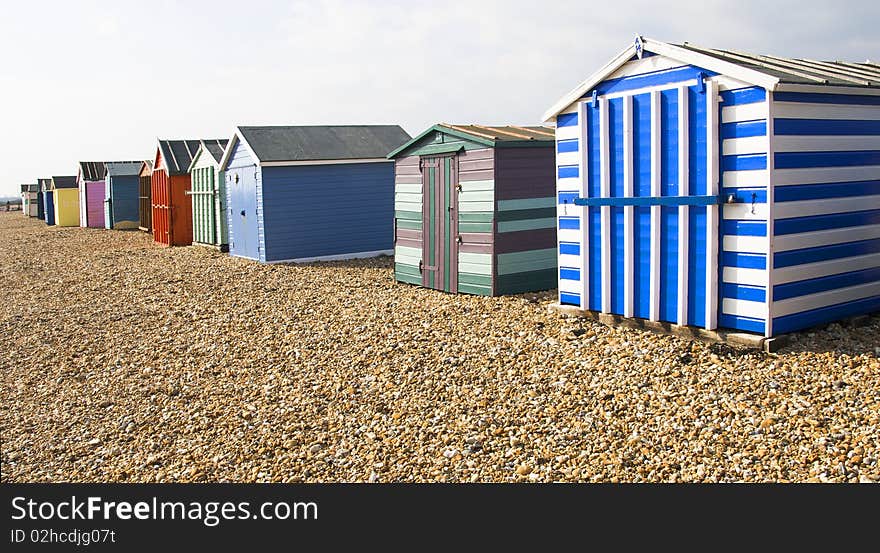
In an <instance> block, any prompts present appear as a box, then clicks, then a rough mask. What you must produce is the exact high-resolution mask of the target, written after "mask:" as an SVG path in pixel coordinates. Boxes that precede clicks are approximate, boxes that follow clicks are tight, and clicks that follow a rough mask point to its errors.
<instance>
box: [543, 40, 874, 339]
mask: <svg viewBox="0 0 880 553" xmlns="http://www.w3.org/2000/svg"><path fill="white" fill-rule="evenodd" d="M544 119H545V120H546V121H547V122H548V123H555V125H556V141H557V179H556V182H557V198H558V200H557V203H558V205H557V210H558V211H557V220H558V223H557V230H558V233H557V234H558V239H559V254H558V257H559V302H560V304H561V305H562V306H572V307H573V308H578V309H581V310H584V311H593V312H602V313H609V314H613V315H619V316H623V317H626V318H637V319H645V320H649V321H656V322H660V323H663V322H665V323H672V324H676V325H688V326H695V327H699V328H703V329H708V330H713V329H716V328H718V329H733V330H739V331H746V332H749V333H757V334H760V335H763V336H765V337H773V336H777V335H779V334H783V333H786V332H790V331H794V330H798V329H802V328H807V327H811V326H814V325H818V324H822V323H827V322H830V321H834V320H838V319H841V318H844V317H848V316H852V315H858V314H864V313H869V312H873V311H877V310H880V65H878V64H876V63H871V62H865V63H849V62H840V61H834V62H831V61H816V60H807V59H794V58H782V57H777V56H762V55H754V54H747V53H743V52H739V51H732V50H718V49H711V48H703V47H698V46H695V45H693V44H688V43H685V44H680V45H676V44H668V43H664V42H660V41H656V40H650V39H643V38H642V37H637V38H636V40H635V42H634V43H632V44H631V45H630V46H629V47H627V48H625V49H624V50H623V51H622V52H621V53H620V54H618V55H617V57H615V58H614V59H613V60H611V61H610V62H609V63H608V64H606V65H605V66H604V67H603V68H602V69H600V70H599V71H598V72H597V73H595V74H594V75H592V76H590V77H589V78H588V79H587V80H586V81H584V82H583V83H581V84H580V85H579V86H578V87H577V88H575V89H574V90H573V91H572V92H570V93H569V94H567V95H566V96H564V97H563V98H561V99H560V100H559V101H558V102H557V103H556V104H555V105H554V106H553V107H552V108H550V109H549V110H548V111H547V113H546V114H545V116H544Z"/></svg>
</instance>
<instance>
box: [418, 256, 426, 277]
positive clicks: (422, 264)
mask: <svg viewBox="0 0 880 553" xmlns="http://www.w3.org/2000/svg"><path fill="white" fill-rule="evenodd" d="M424 265H425V262H424V261H422V260H421V259H419V274H422V268H423V267H424Z"/></svg>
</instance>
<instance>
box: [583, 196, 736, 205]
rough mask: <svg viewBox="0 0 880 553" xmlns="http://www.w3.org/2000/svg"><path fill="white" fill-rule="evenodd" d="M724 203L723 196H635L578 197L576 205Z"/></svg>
mask: <svg viewBox="0 0 880 553" xmlns="http://www.w3.org/2000/svg"><path fill="white" fill-rule="evenodd" d="M721 203H724V198H723V197H722V196H634V197H630V198H620V197H617V198H576V199H575V200H574V204H575V205H588V206H591V207H598V206H606V205H607V206H611V207H624V206H628V205H632V206H639V207H650V206H652V205H660V206H680V205H690V206H707V205H718V204H721Z"/></svg>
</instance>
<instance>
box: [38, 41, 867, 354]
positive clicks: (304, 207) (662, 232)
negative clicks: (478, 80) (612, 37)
mask: <svg viewBox="0 0 880 553" xmlns="http://www.w3.org/2000/svg"><path fill="white" fill-rule="evenodd" d="M544 121H545V125H547V126H516V125H506V126H492V125H477V124H469V125H457V124H446V123H441V124H437V125H434V126H432V127H430V128H428V129H426V130H425V131H424V132H422V133H420V134H419V135H418V136H415V137H411V136H409V135H408V134H407V133H406V132H405V131H404V130H403V129H402V128H400V127H399V126H393V125H356V126H259V127H257V126H239V127H237V128H235V131H234V133H232V136H231V137H230V138H222V139H220V138H212V139H194V140H159V141H158V143H157V145H156V148H155V151H154V152H153V153H152V156H151V157H150V158H149V159H146V160H136V161H102V162H91V161H83V162H80V163H79V167H78V170H77V174H76V175H71V176H53V177H51V178H45V179H39V180H38V181H37V183H36V184H29V185H22V194H23V200H24V211H25V213H27V214H29V215H30V216H33V217H40V218H42V219H43V220H45V221H46V223H47V224H50V225H59V226H82V227H97V228H105V229H140V230H143V231H148V232H151V233H152V235H153V237H154V239H155V241H156V242H158V243H160V244H163V245H166V246H188V245H191V244H195V245H203V246H210V247H214V248H219V249H221V250H222V251H228V252H229V253H230V254H231V255H234V256H239V257H244V258H249V259H253V260H257V261H260V262H264V263H277V262H304V261H316V260H330V259H345V258H354V257H368V256H377V255H383V254H389V255H392V254H393V255H394V274H395V278H396V279H397V280H398V281H400V282H406V283H411V284H416V285H421V286H425V287H429V288H433V289H437V290H442V291H445V292H451V293H460V292H463V293H470V294H483V295H500V294H513V293H520V292H526V291H536V290H547V289H553V288H556V289H558V290H559V297H558V303H559V305H560V306H563V308H564V309H568V310H575V311H578V310H579V311H583V312H587V311H591V312H601V313H610V314H614V315H619V316H621V317H625V318H634V319H643V320H646V321H655V322H659V323H669V324H671V325H678V326H691V327H698V328H701V329H706V330H715V329H725V330H735V331H742V332H748V333H754V334H757V335H761V336H765V337H773V336H777V335H779V334H783V333H787V332H791V331H794V330H798V329H802V328H807V327H811V326H815V325H818V324H822V323H827V322H829V321H834V320H838V319H842V318H845V317H850V316H853V315H858V314H864V313H871V312H874V311H877V310H880V66H878V64H876V63H871V62H865V63H849V62H825V61H815V60H804V59H793V58H780V57H774V56H759V55H753V54H747V53H743V52H739V51H730V50H716V49H708V48H701V47H697V46H694V45H690V44H687V43H685V44H679V45H676V44H669V43H664V42H660V41H656V40H649V39H643V38H642V37H637V38H636V40H635V41H634V42H633V43H631V44H630V45H629V46H628V47H627V48H625V49H624V50H623V51H622V52H621V53H620V54H619V55H618V56H616V57H615V58H614V59H612V60H611V61H609V63H608V64H606V65H605V66H604V67H602V68H601V69H600V70H598V71H597V72H596V73H595V74H593V75H592V76H590V77H589V78H588V79H586V80H585V81H583V82H582V83H581V84H580V85H579V86H578V87H577V88H575V89H574V90H573V91H572V92H571V93H569V94H567V95H566V96H565V97H563V98H561V99H560V100H559V101H558V102H557V103H556V104H554V105H553V107H552V108H551V109H550V110H548V111H547V112H546V113H545V115H544ZM564 306H568V307H564Z"/></svg>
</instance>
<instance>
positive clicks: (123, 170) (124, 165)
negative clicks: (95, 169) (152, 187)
mask: <svg viewBox="0 0 880 553" xmlns="http://www.w3.org/2000/svg"><path fill="white" fill-rule="evenodd" d="M143 164H144V162H143V161H108V162H107V163H106V166H107V174H108V175H110V176H111V177H117V176H123V175H138V174H139V173H140V172H141V166H143Z"/></svg>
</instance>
